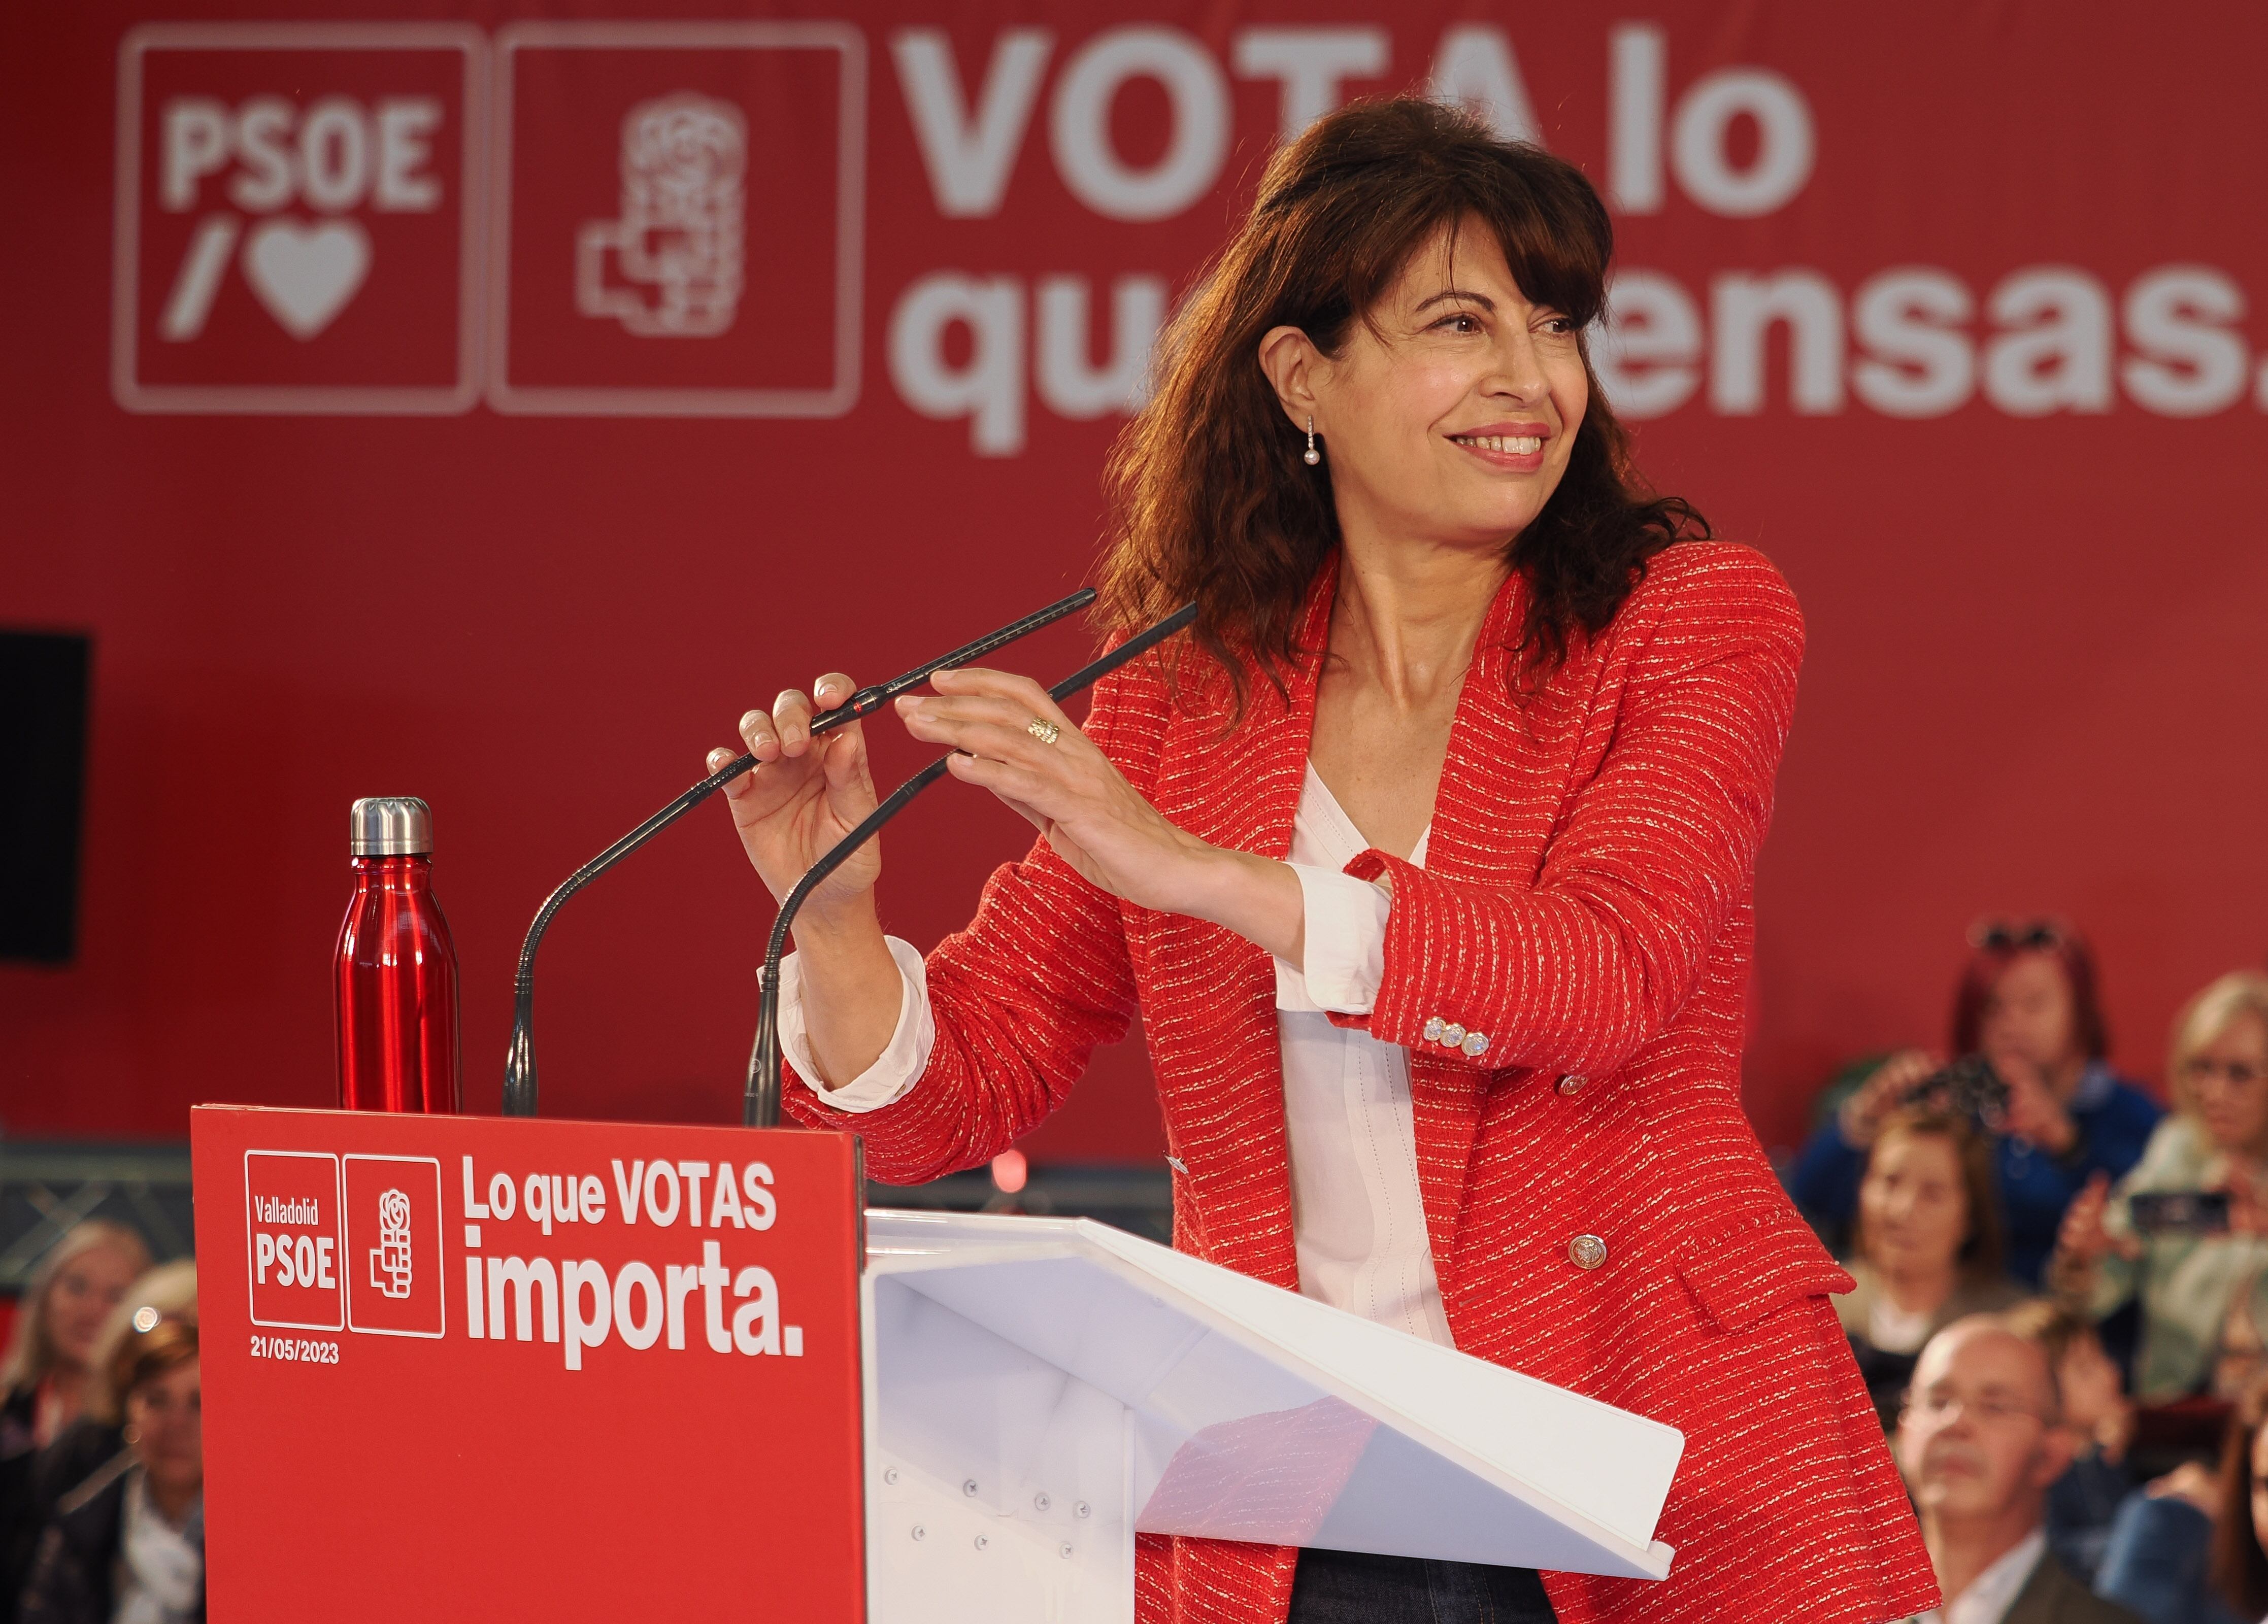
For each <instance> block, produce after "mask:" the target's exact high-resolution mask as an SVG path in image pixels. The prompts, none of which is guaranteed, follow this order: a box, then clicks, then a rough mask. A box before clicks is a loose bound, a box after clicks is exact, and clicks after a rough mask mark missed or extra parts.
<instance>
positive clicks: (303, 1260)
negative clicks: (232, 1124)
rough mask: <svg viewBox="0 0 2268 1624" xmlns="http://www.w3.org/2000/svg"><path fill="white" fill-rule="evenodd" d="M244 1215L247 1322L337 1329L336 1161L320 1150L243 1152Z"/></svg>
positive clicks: (340, 1316)
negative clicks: (249, 1278)
mask: <svg viewBox="0 0 2268 1624" xmlns="http://www.w3.org/2000/svg"><path fill="white" fill-rule="evenodd" d="M244 1215H245V1247H246V1250H247V1253H249V1255H248V1257H247V1260H246V1261H247V1263H248V1264H249V1265H250V1266H251V1276H252V1323H253V1324H254V1325H258V1326H275V1327H279V1328H282V1329H286V1330H295V1331H336V1330H339V1329H340V1328H342V1326H344V1324H345V1322H346V1314H345V1309H344V1306H343V1303H342V1285H343V1283H344V1276H345V1274H346V1271H345V1269H344V1268H343V1267H342V1261H343V1260H342V1258H341V1257H340V1255H339V1158H338V1157H335V1156H333V1155H331V1154H330V1153H328V1151H320V1150H247V1151H246V1152H245V1153H244Z"/></svg>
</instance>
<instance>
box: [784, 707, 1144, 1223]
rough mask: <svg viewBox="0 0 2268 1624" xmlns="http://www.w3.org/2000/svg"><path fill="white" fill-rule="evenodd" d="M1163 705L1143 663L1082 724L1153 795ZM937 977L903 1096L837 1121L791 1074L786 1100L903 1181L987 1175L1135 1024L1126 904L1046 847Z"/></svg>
mask: <svg viewBox="0 0 2268 1624" xmlns="http://www.w3.org/2000/svg"><path fill="white" fill-rule="evenodd" d="M1130 689H1131V690H1133V691H1132V692H1131V693H1130ZM1161 699H1162V695H1161V694H1160V693H1158V692H1157V684H1156V683H1155V680H1154V679H1147V680H1145V677H1144V676H1143V675H1142V674H1141V672H1140V668H1139V665H1137V666H1136V667H1133V668H1130V669H1128V670H1125V671H1120V672H1113V673H1112V674H1111V675H1110V676H1109V677H1107V678H1105V679H1104V680H1103V681H1102V682H1101V683H1100V684H1098V685H1097V686H1096V688H1095V694H1094V703H1093V705H1092V707H1091V708H1090V709H1089V710H1088V712H1087V716H1086V722H1085V724H1083V727H1084V731H1086V734H1087V736H1088V737H1089V738H1090V739H1094V742H1095V744H1096V745H1097V746H1099V747H1100V748H1101V750H1102V752H1103V753H1104V754H1105V755H1107V756H1108V757H1110V759H1111V760H1112V761H1115V762H1116V764H1117V766H1118V768H1119V769H1120V770H1121V771H1122V772H1123V773H1125V774H1126V775H1127V777H1128V778H1129V779H1130V780H1131V781H1132V783H1133V784H1134V786H1135V788H1136V789H1138V790H1143V791H1144V792H1145V794H1146V793H1147V792H1148V789H1149V784H1150V783H1151V781H1152V778H1153V777H1154V775H1155V766H1156V753H1157V744H1158V739H1159V738H1160V733H1161V732H1162V728H1163V711H1162V706H1161V703H1159V702H1160V701H1161ZM1152 709H1156V710H1157V712H1158V714H1157V715H1156V716H1151V715H1150V714H1149V713H1150V712H1151V711H1152ZM927 968H928V982H929V987H928V991H929V1001H930V1007H931V1010H932V1015H933V1018H934V1019H935V1021H936V1026H937V1037H936V1042H935V1044H934V1046H933V1047H932V1049H931V1051H930V1056H929V1064H928V1067H927V1069H925V1070H924V1072H923V1074H922V1077H921V1080H920V1081H919V1082H918V1083H917V1084H915V1086H914V1087H912V1088H911V1089H909V1091H907V1092H906V1093H905V1094H904V1096H903V1097H902V1098H901V1099H897V1100H895V1102H893V1103H892V1104H890V1105H887V1106H882V1107H880V1109H877V1110H873V1111H865V1112H860V1113H855V1114H854V1113H848V1112H842V1111H836V1110H833V1109H830V1108H829V1107H828V1106H827V1105H826V1104H825V1102H824V1099H823V1097H822V1096H821V1095H820V1094H819V1093H818V1092H817V1091H814V1089H813V1088H812V1087H811V1086H810V1084H807V1083H806V1082H805V1081H804V1080H803V1079H802V1078H800V1077H795V1076H794V1075H793V1073H792V1071H791V1073H790V1077H789V1081H788V1084H787V1087H786V1090H785V1092H784V1099H783V1101H782V1103H783V1105H784V1107H785V1108H786V1109H787V1111H788V1112H789V1113H791V1114H792V1115H793V1116H794V1117H796V1118H797V1120H799V1121H803V1122H806V1123H808V1124H809V1125H811V1126H813V1127H816V1128H840V1129H843V1130H846V1131H850V1132H855V1133H858V1134H859V1135H863V1136H864V1137H865V1141H866V1157H867V1165H868V1169H869V1171H870V1172H873V1174H874V1175H875V1176H876V1177H878V1178H880V1179H886V1180H888V1181H889V1182H892V1183H896V1184H909V1183H916V1182H918V1181H920V1180H923V1179H933V1178H938V1177H939V1176H941V1175H943V1174H945V1173H948V1172H956V1171H958V1170H960V1169H961V1168H964V1167H974V1166H977V1165H981V1164H983V1163H984V1162H987V1161H990V1159H991V1158H992V1157H995V1156H998V1154H999V1153H1000V1152H1001V1151H1003V1150H1006V1149H1007V1148H1008V1147H1009V1146H1010V1145H1011V1144H1013V1143H1014V1142H1015V1141H1016V1140H1017V1139H1018V1138H1020V1137H1021V1136H1022V1135H1025V1134H1027V1133H1028V1132H1030V1131H1031V1130H1032V1129H1033V1128H1036V1127H1037V1126H1038V1125H1039V1124H1040V1123H1041V1121H1043V1120H1044V1119H1045V1118H1046V1117H1047V1116H1048V1115H1049V1113H1051V1112H1052V1111H1054V1110H1055V1108H1056V1107H1057V1106H1059V1105H1061V1104H1062V1103H1063V1102H1064V1098H1065V1097H1066V1096H1067V1095H1068V1094H1069V1093H1070V1092H1071V1084H1073V1083H1075V1082H1077V1081H1078V1080H1079V1074H1080V1073H1081V1072H1083V1071H1085V1070H1086V1062H1087V1059H1088V1057H1089V1056H1090V1055H1091V1054H1094V1050H1095V1048H1096V1047H1098V1046H1100V1045H1102V1044H1106V1043H1115V1042H1116V1041H1117V1040H1119V1039H1121V1038H1123V1037H1124V1036H1125V1035H1126V1032H1127V1028H1128V1027H1129V1025H1130V1024H1131V1022H1132V1020H1133V1017H1134V1010H1135V996H1134V973H1133V966H1132V964H1131V961H1130V957H1129V955H1128V952H1127V946H1126V932H1125V927H1124V924H1123V920H1122V918H1121V915H1120V912H1119V903H1118V900H1117V899H1116V898H1115V897H1113V896H1111V895H1110V894H1109V893H1107V892H1104V891H1102V890H1101V889H1099V888H1098V887H1096V886H1095V885H1093V884H1091V883H1090V882H1088V881H1087V880H1086V879H1085V878H1081V877H1080V875H1079V873H1078V872H1077V871H1074V870H1073V869H1072V868H1071V865H1070V864H1069V863H1065V862H1064V860H1063V859H1062V858H1061V857H1059V856H1057V855H1056V852H1055V850H1054V849H1053V848H1052V847H1050V846H1049V844H1048V842H1047V841H1046V840H1045V839H1044V838H1042V839H1040V840H1037V841H1034V842H1033V844H1032V849H1031V850H1030V851H1029V852H1027V854H1026V855H1025V856H1024V857H1023V859H1022V861H1020V862H1018V863H1005V864H1003V865H1002V866H1001V867H1000V868H998V870H996V871H994V872H993V874H992V877H991V878H990V879H989V880H987V881H986V882H985V885H984V892H983V897H982V899H981V900H979V902H978V903H977V908H976V918H975V919H974V920H972V921H971V922H969V925H968V929H966V930H961V931H958V932H956V933H955V934H954V935H952V936H949V937H946V938H945V940H944V941H942V942H940V943H939V944H938V946H937V949H936V951H935V952H932V953H931V954H930V955H929V958H928V960H927Z"/></svg>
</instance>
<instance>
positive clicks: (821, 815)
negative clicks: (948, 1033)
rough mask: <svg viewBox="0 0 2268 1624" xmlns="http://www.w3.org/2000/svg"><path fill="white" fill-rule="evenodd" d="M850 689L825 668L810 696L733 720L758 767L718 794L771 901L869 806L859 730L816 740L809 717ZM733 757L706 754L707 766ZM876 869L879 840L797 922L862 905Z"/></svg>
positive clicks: (827, 882)
mask: <svg viewBox="0 0 2268 1624" xmlns="http://www.w3.org/2000/svg"><path fill="white" fill-rule="evenodd" d="M854 691H855V685H854V684H853V683H852V682H851V679H850V678H849V677H847V676H845V675H843V673H842V672H839V671H836V672H828V674H827V675H825V676H823V677H821V678H820V680H818V681H817V682H815V683H814V684H812V696H811V697H806V696H805V695H804V694H802V693H800V692H799V691H798V690H796V689H793V688H790V689H788V690H787V691H786V692H784V693H783V694H780V696H779V697H778V698H777V699H776V700H774V701H773V702H772V707H771V709H770V710H769V711H766V710H751V711H749V712H748V713H747V715H745V716H742V717H741V718H740V740H741V743H742V744H743V745H744V746H746V747H747V752H748V753H750V754H752V755H754V756H755V758H756V763H757V765H756V768H755V770H754V771H753V772H747V773H743V774H741V775H740V776H739V777H738V778H735V779H733V781H732V782H731V783H727V784H726V785H725V801H726V804H727V805H729V806H730V808H731V810H732V814H733V828H734V829H735V830H737V831H738V832H739V834H740V846H741V849H743V850H745V851H746V852H747V854H748V861H749V862H750V863H753V864H755V871H756V872H757V874H758V875H760V876H761V877H762V879H763V882H764V884H765V885H766V886H768V887H769V888H770V891H771V893H772V895H773V897H774V898H776V899H780V900H784V899H785V898H786V896H787V893H789V892H790V891H792V890H793V889H794V888H795V885H796V882H797V881H798V880H799V879H801V878H803V876H804V872H805V871H806V870H807V869H809V868H810V867H811V865H812V864H813V863H816V862H818V861H819V859H820V858H821V857H822V856H825V855H826V854H827V851H828V848H830V847H832V846H833V845H834V844H835V843H836V841H839V840H841V839H842V838H843V836H844V835H845V834H849V833H850V832H851V830H852V829H854V828H856V827H858V824H859V823H860V822H861V821H862V820H863V819H865V816H866V814H867V813H869V812H873V810H874V780H873V774H872V773H871V772H870V771H869V770H868V768H867V763H866V740H865V736H864V734H863V733H862V732H861V731H860V724H858V723H857V722H851V723H849V724H845V725H843V726H842V727H838V728H836V729H834V730H833V731H829V732H825V733H821V734H820V735H819V736H818V737H817V738H816V739H814V738H813V737H812V732H811V720H812V717H813V716H814V715H815V714H817V713H819V712H822V711H828V710H832V709H836V707H837V706H839V705H841V704H842V703H843V702H844V701H846V700H848V699H849V698H850V697H851V694H852V693H853V692H854ZM739 754H740V751H738V750H726V749H721V748H720V749H716V750H712V751H711V752H710V753H709V770H710V771H711V772H712V773H713V772H715V771H716V770H717V769H718V768H721V767H723V766H724V765H725V763H726V762H727V761H731V760H732V759H733V757H734V756H736V755H739ZM881 872H882V853H881V848H880V843H879V842H878V841H867V842H866V843H865V845H864V846H862V847H860V848H859V849H858V850H857V851H856V852H854V853H853V854H851V856H850V858H849V859H848V860H847V861H845V862H844V863H843V866H842V867H841V868H839V869H836V871H835V872H834V873H832V874H830V875H828V877H827V878H825V879H824V880H822V881H821V883H820V885H819V886H818V888H817V889H816V890H814V892H813V893H812V894H811V895H810V897H808V898H807V899H806V900H805V903H804V907H803V912H802V914H801V915H799V922H806V921H807V922H810V923H811V924H814V925H821V924H823V923H824V922H826V921H827V920H828V917H829V916H830V915H841V914H842V913H843V910H844V909H846V908H858V907H860V906H866V907H871V905H872V896H873V889H874V882H875V880H876V879H878V878H880V875H881Z"/></svg>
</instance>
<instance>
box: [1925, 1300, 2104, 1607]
mask: <svg viewBox="0 0 2268 1624" xmlns="http://www.w3.org/2000/svg"><path fill="white" fill-rule="evenodd" d="M2072 1450H2073V1438H2072V1436H2071V1434H2070V1432H2069V1431H2068V1430H2066V1429H2065V1427H2064V1426H2063V1424H2062V1411H2061V1406H2060V1403H2059V1401H2058V1394H2057V1392H2056V1381H2055V1371H2054V1369H2053V1367H2052V1366H2051V1364H2050V1363H2049V1360H2048V1356H2047V1354H2046V1351H2045V1350H2044V1349H2043V1348H2041V1346H2040V1345H2039V1343H2038V1342H2036V1341H2033V1340H2032V1339H2030V1338H2029V1337H2025V1336H2021V1335H2019V1334H2017V1333H2016V1332H2015V1331H2014V1330H2011V1329H2010V1328H2009V1327H2008V1326H2007V1323H2006V1322H2005V1321H2003V1320H2002V1319H1999V1317H1998V1316H1994V1315H1985V1314H1978V1315H1972V1316H1970V1318H1968V1319H1958V1320H1955V1322H1954V1323H1953V1324H1951V1325H1949V1326H1946V1327H1945V1329H1943V1330H1942V1331H1940V1332H1939V1333H1938V1334H1936V1335H1935V1336H1933V1337H1932V1338H1931V1339H1930V1341H1929V1345H1928V1346H1927V1347H1926V1348H1923V1349H1922V1354H1921V1360H1920V1363H1918V1365H1916V1366H1915V1369H1914V1381H1913V1386H1912V1388H1911V1390H1910V1391H1909V1393H1907V1396H1906V1406H1905V1412H1904V1415H1902V1416H1901V1417H1900V1418H1899V1422H1898V1433H1897V1458H1898V1465H1899V1467H1900V1469H1901V1470H1902V1471H1904V1473H1905V1478H1906V1484H1907V1487H1908V1488H1911V1490H1912V1492H1913V1497H1914V1506H1915V1509H1916V1510H1917V1511H1918V1512H1919V1514H1920V1517H1921V1531H1922V1539H1923V1542H1924V1543H1925V1544H1926V1545H1927V1546H1928V1547H1929V1555H1930V1562H1931V1564H1932V1565H1933V1567H1934V1568H1935V1569H1937V1584H1938V1589H1939V1591H1940V1592H1941V1593H1942V1594H1943V1596H1944V1598H1945V1600H1944V1603H1943V1604H1942V1606H1941V1607H1940V1608H1939V1609H1938V1610H1937V1611H1934V1612H1932V1613H1925V1614H1924V1615H1922V1621H1921V1624H2140V1620H2138V1619H2136V1617H2135V1615H2134V1614H2132V1613H2129V1612H2127V1611H2126V1610H2125V1609H2124V1607H2120V1606H2116V1605H2115V1604H2113V1603H2110V1602H2107V1601H2102V1600H2101V1599H2099V1598H2096V1597H2095V1595H2094V1594H2093V1593H2091V1592H2090V1591H2088V1589H2087V1587H2086V1586H2085V1585H2083V1584H2080V1582H2079V1581H2078V1580H2076V1579H2074V1578H2073V1577H2072V1576H2071V1575H2070V1574H2069V1573H2068V1572H2066V1570H2065V1569H2064V1567H2063V1564H2062V1563H2061V1562H2058V1561H2057V1560H2056V1558H2055V1557H2054V1556H2053V1555H2052V1554H2050V1552H2049V1550H2048V1548H2047V1529H2046V1526H2045V1524H2046V1511H2047V1495H2048V1488H2049V1486H2050V1485H2051V1484H2052V1483H2053V1482H2054V1481H2056V1479H2057V1478H2058V1477H2059V1476H2061V1475H2062V1474H2063V1471H2064V1468H2065V1467H2066V1466H2069V1465H2070V1464H2071V1458H2072Z"/></svg>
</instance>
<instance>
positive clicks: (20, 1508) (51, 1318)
mask: <svg viewBox="0 0 2268 1624" xmlns="http://www.w3.org/2000/svg"><path fill="white" fill-rule="evenodd" d="M149 1267H150V1251H149V1248H148V1247H147V1246H144V1245H143V1244H142V1239H141V1237H139V1236H138V1235H136V1234H135V1233H134V1231H131V1230H129V1229H125V1228H123V1227H122V1226H120V1225H118V1224H106V1223H103V1222H100V1221H99V1220H97V1221H92V1222H89V1223H85V1224H78V1225H77V1226H76V1227H75V1228H73V1229H72V1230H71V1231H70V1232H69V1233H67V1234H65V1235H64V1236H63V1238H62V1239H61V1240H59V1241H57V1242H56V1243H55V1246H53V1247H52V1248H50V1249H49V1250H48V1253H47V1255H46V1256H45V1257H43V1258H41V1259H40V1262H39V1265H38V1267H37V1268H34V1269H33V1272H32V1277H31V1279H30V1281H29V1282H27V1283H26V1287H25V1290H24V1294H23V1297H21V1299H20V1300H19V1306H18V1310H17V1318H16V1330H15V1335H14V1338H13V1340H12V1341H11V1342H10V1344H9V1347H8V1355H7V1359H6V1362H5V1363H4V1364H0V1621H4V1620H8V1619H11V1618H13V1617H14V1616H15V1606H16V1598H17V1597H18V1595H19V1594H20V1593H21V1592H22V1591H23V1588H24V1580H25V1577H26V1574H27V1573H28V1572H29V1570H30V1567H31V1562H32V1554H33V1548H34V1546H35V1544H36V1542H37V1541H38V1539H39V1536H40V1528H41V1527H42V1526H44V1525H45V1524H46V1522H47V1520H48V1515H49V1513H51V1512H52V1511H53V1510H54V1509H55V1495H57V1494H59V1493H60V1492H61V1491H62V1490H63V1488H68V1487H70V1485H69V1484H68V1483H58V1482H56V1481H54V1480H55V1477H56V1475H57V1473H58V1466H57V1463H56V1460H55V1446H56V1444H57V1442H58V1440H60V1439H62V1438H63V1437H64V1436H65V1435H66V1433H68V1432H69V1430H70V1428H71V1426H72V1423H73V1422H76V1421H77V1420H78V1418H79V1416H80V1414H81V1412H82V1411H83V1410H84V1409H85V1406H86V1402H87V1398H88V1394H89V1392H90V1390H91V1388H92V1385H93V1383H94V1381H95V1370H96V1363H97V1348H98V1344H99V1341H100V1340H101V1335H102V1329H103V1325H104V1322H105V1320H106V1319H107V1318H108V1316H109V1315H110V1314H111V1313H112V1312H113V1311H114V1309H115V1308H116V1306H117V1304H118V1303H119V1302H120V1300H121V1299H122V1297H124V1296H125V1295H126V1291H127V1288H128V1286H129V1284H130V1283H131V1282H133V1280H134V1278H135V1276H136V1275H140V1274H141V1273H143V1271H144V1270H145V1269H147V1268H149Z"/></svg>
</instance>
